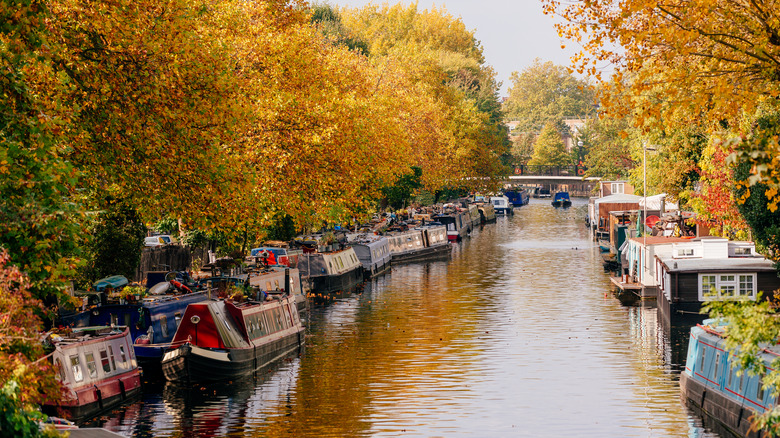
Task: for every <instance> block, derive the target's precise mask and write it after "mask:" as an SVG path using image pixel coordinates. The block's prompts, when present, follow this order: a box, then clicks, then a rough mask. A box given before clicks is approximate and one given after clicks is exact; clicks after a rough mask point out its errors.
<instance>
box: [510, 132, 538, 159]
mask: <svg viewBox="0 0 780 438" xmlns="http://www.w3.org/2000/svg"><path fill="white" fill-rule="evenodd" d="M536 137H537V134H535V133H533V132H522V133H520V134H519V135H516V136H513V137H512V158H513V160H514V162H515V163H516V164H525V163H527V162H528V161H529V160H531V157H532V156H533V154H534V143H536Z"/></svg>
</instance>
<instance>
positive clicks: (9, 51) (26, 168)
mask: <svg viewBox="0 0 780 438" xmlns="http://www.w3.org/2000/svg"><path fill="white" fill-rule="evenodd" d="M46 16H47V9H46V6H45V5H44V3H42V2H37V1H33V2H26V3H24V4H9V3H2V6H0V19H2V22H3V25H2V26H0V62H1V63H2V67H3V72H4V73H3V74H2V75H0V95H1V96H2V99H1V100H0V247H2V248H5V249H6V250H8V251H9V254H11V256H10V257H11V263H13V264H15V265H16V266H19V267H20V268H21V269H23V270H24V271H25V272H26V273H27V274H28V275H29V278H30V281H31V282H32V285H31V287H32V290H33V291H34V293H35V295H36V296H38V297H45V296H46V295H48V294H50V293H55V292H56V291H58V290H59V288H60V286H62V284H63V283H64V281H65V280H66V279H67V278H69V277H70V276H72V275H73V273H75V269H76V266H77V263H78V253H79V249H78V248H79V243H80V242H81V238H80V233H79V228H80V223H81V219H82V215H81V214H80V208H79V203H78V200H77V199H76V198H75V197H74V196H72V188H73V186H74V183H75V182H76V181H77V180H78V177H79V171H78V170H77V169H75V168H74V167H73V165H72V163H70V162H69V161H68V160H67V148H68V147H69V145H68V144H67V142H65V141H63V139H62V137H61V135H62V132H63V128H64V125H65V122H66V120H63V119H62V118H59V117H58V114H57V105H58V103H57V102H55V101H52V100H51V99H50V95H51V93H48V92H39V91H38V90H36V89H35V87H34V86H32V85H31V84H32V78H35V77H36V74H37V72H38V71H41V70H46V69H47V66H48V63H49V60H48V58H47V57H46V56H45V54H44V55H39V54H38V52H39V51H40V50H41V49H42V48H43V47H45V44H47V43H48V42H49V37H50V36H49V34H48V32H47V29H46V26H45V21H44V20H45V17H46ZM45 81H46V82H47V83H49V84H50V85H51V83H52V82H53V81H54V82H55V83H56V78H54V77H52V76H51V75H47V76H46V77H45Z"/></svg>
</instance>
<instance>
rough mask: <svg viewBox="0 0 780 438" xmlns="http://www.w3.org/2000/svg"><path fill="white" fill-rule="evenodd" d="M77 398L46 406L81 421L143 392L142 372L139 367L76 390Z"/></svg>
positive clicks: (49, 411) (51, 412)
mask: <svg viewBox="0 0 780 438" xmlns="http://www.w3.org/2000/svg"><path fill="white" fill-rule="evenodd" d="M74 392H75V396H76V397H75V398H72V399H69V400H63V401H61V402H60V404H59V405H57V406H50V405H46V406H44V409H43V410H44V412H45V413H50V414H52V415H56V414H61V413H64V415H65V416H67V417H68V419H70V420H71V421H75V422H77V423H78V422H81V421H83V420H86V419H89V418H91V417H94V416H95V415H97V414H99V413H101V412H104V411H107V410H109V409H113V408H115V407H117V406H120V405H121V404H123V403H125V402H126V401H128V400H130V399H133V398H135V397H137V396H139V395H140V394H141V372H140V371H139V370H138V369H135V370H133V371H132V372H129V373H125V374H123V375H120V376H116V378H115V379H111V380H107V381H103V382H100V383H99V384H97V385H94V386H90V387H85V388H80V389H78V390H75V391H74Z"/></svg>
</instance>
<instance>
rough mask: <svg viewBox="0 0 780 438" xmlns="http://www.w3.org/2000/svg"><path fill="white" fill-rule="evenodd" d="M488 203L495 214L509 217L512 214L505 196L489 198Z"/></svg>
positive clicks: (510, 206)
mask: <svg viewBox="0 0 780 438" xmlns="http://www.w3.org/2000/svg"><path fill="white" fill-rule="evenodd" d="M490 203H491V204H492V205H493V209H494V210H495V211H496V214H503V215H510V214H512V213H513V210H512V205H511V204H510V203H509V198H507V197H506V196H503V195H502V196H491V197H490Z"/></svg>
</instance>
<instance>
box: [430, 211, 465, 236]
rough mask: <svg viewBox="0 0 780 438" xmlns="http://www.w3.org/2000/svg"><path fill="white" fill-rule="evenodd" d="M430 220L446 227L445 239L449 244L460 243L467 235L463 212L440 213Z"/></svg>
mask: <svg viewBox="0 0 780 438" xmlns="http://www.w3.org/2000/svg"><path fill="white" fill-rule="evenodd" d="M432 219H433V220H434V221H436V222H439V223H440V224H442V225H444V226H445V227H447V239H449V240H450V241H451V242H457V241H460V240H462V239H463V238H464V237H466V236H468V235H469V231H468V228H467V227H466V222H465V215H464V214H463V212H460V211H450V212H448V213H441V214H437V215H435V216H433V217H432Z"/></svg>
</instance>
